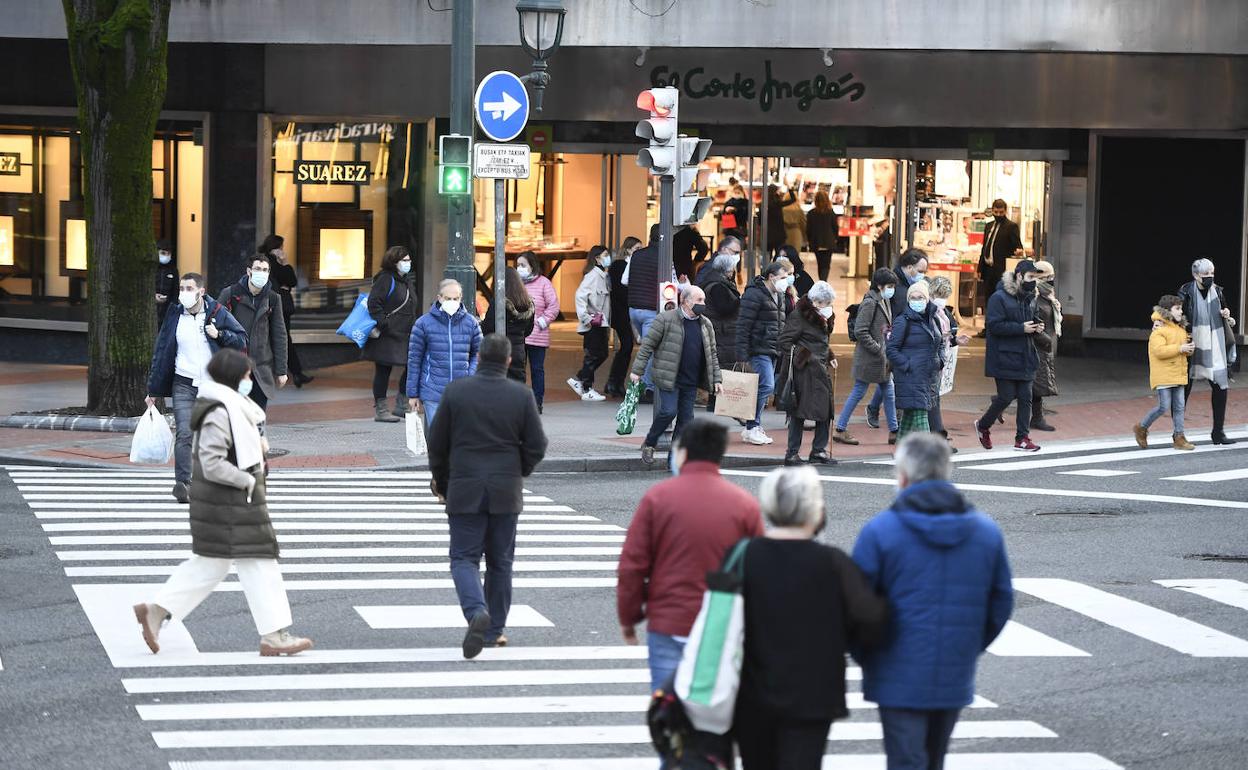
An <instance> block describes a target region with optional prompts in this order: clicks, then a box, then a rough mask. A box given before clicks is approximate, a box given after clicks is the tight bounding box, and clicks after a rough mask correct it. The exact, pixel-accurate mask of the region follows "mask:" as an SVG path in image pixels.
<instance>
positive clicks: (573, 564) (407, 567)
mask: <svg viewBox="0 0 1248 770" xmlns="http://www.w3.org/2000/svg"><path fill="white" fill-rule="evenodd" d="M444 555H445V554H444ZM280 566H281V570H282V574H283V575H306V574H335V573H337V574H345V573H354V572H442V573H445V572H447V571H448V569H449V568H448V567H447V564H446V560H445V559H442V560H439V561H436V562H393V563H390V562H381V563H378V562H371V563H370V562H355V563H343V562H331V563H315V564H290V563H289V562H284V563H282V564H281V565H280ZM618 566H619V562H615V561H527V560H523V559H522V560H520V561H517V562H515V563H514V564H513V565H512V570H513V571H515V572H612V573H614V572H615V571H616V568H617V567H618ZM175 569H177V565H174V564H128V565H125V566H121V567H112V566H104V567H66V568H65V575H66V577H71V578H74V577H76V578H83V577H152V576H166V575H172V574H173V571H174V570H175ZM481 569H482V570H483V571H484V570H485V565H482V566H481ZM230 572H231V573H233V572H234V568H233V567H231V568H230Z"/></svg>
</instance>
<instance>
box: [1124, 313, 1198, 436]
mask: <svg viewBox="0 0 1248 770" xmlns="http://www.w3.org/2000/svg"><path fill="white" fill-rule="evenodd" d="M1152 320H1153V323H1154V324H1156V326H1154V328H1153V332H1152V334H1151V335H1149V338H1148V380H1149V382H1148V386H1149V387H1150V388H1152V389H1153V390H1155V391H1157V406H1156V407H1155V408H1154V409H1153V410H1152V411H1151V412H1149V413H1148V415H1147V416H1146V417H1145V418H1144V419H1143V420H1141V421H1140V422H1139V423H1137V424H1136V425H1135V427H1134V429H1133V432H1134V433H1135V443H1137V444H1139V445H1140V449H1148V429H1149V428H1150V427H1152V424H1153V423H1154V422H1156V420H1157V418H1158V417H1162V416H1163V415H1165V414H1166V413H1169V414H1170V419H1171V421H1172V422H1173V423H1174V436H1173V438H1174V448H1175V449H1184V450H1192V449H1195V448H1196V446H1195V445H1194V444H1192V443H1191V442H1190V441H1188V440H1187V436H1185V435H1184V432H1183V413H1184V412H1185V411H1186V408H1187V393H1186V392H1185V391H1186V389H1187V379H1188V376H1187V369H1188V359H1190V358H1191V356H1192V354H1193V353H1194V352H1195V350H1196V343H1194V342H1192V339H1191V337H1190V336H1189V335H1188V333H1187V326H1186V323H1185V321H1186V317H1185V316H1184V312H1183V298H1182V297H1179V296H1177V295H1174V294H1167V295H1165V296H1164V297H1162V298H1161V299H1160V300H1158V301H1157V306H1156V307H1154V308H1153V319H1152Z"/></svg>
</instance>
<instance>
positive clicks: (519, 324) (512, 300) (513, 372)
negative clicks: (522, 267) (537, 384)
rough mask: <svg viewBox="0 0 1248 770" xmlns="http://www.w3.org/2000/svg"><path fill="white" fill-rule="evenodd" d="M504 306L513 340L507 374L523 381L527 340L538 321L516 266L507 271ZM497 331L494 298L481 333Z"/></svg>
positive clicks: (504, 271)
mask: <svg viewBox="0 0 1248 770" xmlns="http://www.w3.org/2000/svg"><path fill="white" fill-rule="evenodd" d="M503 308H504V313H505V323H506V327H507V339H509V340H511V365H510V366H508V367H507V377H508V378H509V379H512V380H515V381H516V382H519V383H523V382H524V368H525V361H526V360H527V359H526V355H527V351H526V350H525V340H526V339H528V337H529V335H530V334H532V333H533V328H534V327H535V326H536V325H537V324H536V322H535V321H534V315H535V313H534V310H533V298H532V297H530V296H529V293H528V291H526V290H525V288H524V281H523V280H522V279H521V278H520V273H518V272H517V271H516V269H515V268H514V267H508V268H505V269H504V270H503ZM494 331H495V329H494V300H493V299H492V298H491V300H490V304H489V307H488V308H487V309H486V311H485V317H484V318H482V319H481V333H482V334H493V333H494Z"/></svg>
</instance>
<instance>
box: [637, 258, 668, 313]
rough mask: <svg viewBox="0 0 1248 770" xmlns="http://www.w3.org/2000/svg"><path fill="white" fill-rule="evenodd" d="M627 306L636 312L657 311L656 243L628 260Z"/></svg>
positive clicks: (657, 269) (657, 264)
mask: <svg viewBox="0 0 1248 770" xmlns="http://www.w3.org/2000/svg"><path fill="white" fill-rule="evenodd" d="M664 280H667V279H664ZM628 306H629V307H630V308H636V309H638V310H657V309H658V307H659V246H658V244H657V243H652V244H650V245H649V246H645V247H643V248H640V249H637V250H636V251H634V252H633V256H632V257H631V258H630V259H629V260H628Z"/></svg>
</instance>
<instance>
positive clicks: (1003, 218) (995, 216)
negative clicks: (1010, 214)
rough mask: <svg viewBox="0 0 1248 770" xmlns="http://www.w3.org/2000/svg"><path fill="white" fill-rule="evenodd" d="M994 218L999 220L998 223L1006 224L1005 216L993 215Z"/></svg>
mask: <svg viewBox="0 0 1248 770" xmlns="http://www.w3.org/2000/svg"><path fill="white" fill-rule="evenodd" d="M992 218H993V219H995V220H997V221H998V222H1004V221H1005V214H993V215H992Z"/></svg>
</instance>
